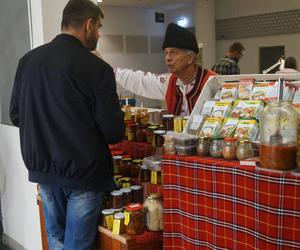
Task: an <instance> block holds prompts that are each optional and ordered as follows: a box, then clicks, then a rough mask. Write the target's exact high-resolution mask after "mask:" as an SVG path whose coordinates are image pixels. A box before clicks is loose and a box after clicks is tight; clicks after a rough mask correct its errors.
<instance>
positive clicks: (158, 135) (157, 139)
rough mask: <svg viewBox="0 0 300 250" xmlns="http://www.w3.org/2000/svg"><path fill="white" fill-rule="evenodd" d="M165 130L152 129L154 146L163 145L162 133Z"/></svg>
mask: <svg viewBox="0 0 300 250" xmlns="http://www.w3.org/2000/svg"><path fill="white" fill-rule="evenodd" d="M165 133H166V131H165V130H155V131H154V145H153V146H154V147H162V146H163V145H164V134H165Z"/></svg>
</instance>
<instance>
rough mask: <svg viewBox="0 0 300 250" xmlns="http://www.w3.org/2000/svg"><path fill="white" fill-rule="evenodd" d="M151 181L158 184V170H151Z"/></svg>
mask: <svg viewBox="0 0 300 250" xmlns="http://www.w3.org/2000/svg"><path fill="white" fill-rule="evenodd" d="M151 183H152V184H157V172H156V171H151Z"/></svg>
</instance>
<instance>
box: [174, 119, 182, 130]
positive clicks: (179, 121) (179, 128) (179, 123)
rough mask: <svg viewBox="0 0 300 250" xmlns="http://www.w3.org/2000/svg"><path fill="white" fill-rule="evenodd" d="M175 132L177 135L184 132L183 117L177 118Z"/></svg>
mask: <svg viewBox="0 0 300 250" xmlns="http://www.w3.org/2000/svg"><path fill="white" fill-rule="evenodd" d="M174 131H175V132H176V133H181V132H182V116H176V117H175V118H174Z"/></svg>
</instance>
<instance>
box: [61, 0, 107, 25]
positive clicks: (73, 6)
mask: <svg viewBox="0 0 300 250" xmlns="http://www.w3.org/2000/svg"><path fill="white" fill-rule="evenodd" d="M100 17H101V18H104V15H103V13H102V11H101V9H100V8H99V7H98V6H97V5H96V4H95V3H93V2H92V1H90V0H70V1H69V2H68V3H67V5H66V6H65V8H64V10H63V16H62V21H61V28H67V27H69V26H72V27H74V28H79V27H81V26H82V25H83V23H84V22H85V21H86V20H88V19H89V18H92V19H93V20H98V19H99V18H100Z"/></svg>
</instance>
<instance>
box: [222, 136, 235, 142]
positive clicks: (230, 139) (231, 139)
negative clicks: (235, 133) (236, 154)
mask: <svg viewBox="0 0 300 250" xmlns="http://www.w3.org/2000/svg"><path fill="white" fill-rule="evenodd" d="M224 141H225V142H236V141H237V138H234V137H225V138H224Z"/></svg>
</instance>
